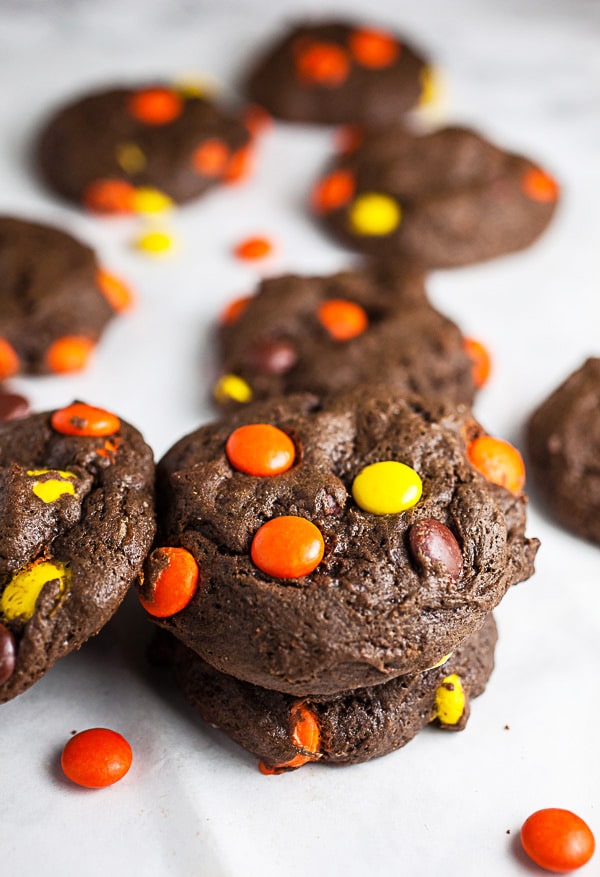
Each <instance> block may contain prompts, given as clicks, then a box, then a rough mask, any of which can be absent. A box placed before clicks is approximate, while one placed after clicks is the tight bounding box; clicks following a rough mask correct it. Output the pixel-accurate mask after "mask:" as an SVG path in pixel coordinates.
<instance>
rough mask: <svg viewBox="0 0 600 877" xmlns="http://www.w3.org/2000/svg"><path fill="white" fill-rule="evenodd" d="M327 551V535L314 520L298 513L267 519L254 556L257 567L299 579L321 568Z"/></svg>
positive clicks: (256, 539)
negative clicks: (319, 566) (325, 540)
mask: <svg viewBox="0 0 600 877" xmlns="http://www.w3.org/2000/svg"><path fill="white" fill-rule="evenodd" d="M324 551H325V543H324V541H323V536H322V535H321V531H320V530H319V528H318V527H316V526H315V525H314V524H313V523H312V521H309V520H307V519H306V518H301V517H298V516H296V515H282V516H281V517H279V518H272V519H271V520H270V521H267V523H266V524H263V525H262V527H260V528H259V529H258V530H257V531H256V533H255V535H254V539H253V540H252V549H251V556H252V560H253V561H254V563H255V564H256V566H257V567H258V568H259V569H261V570H262V571H263V572H265V573H267V575H270V576H275V577H276V578H279V579H297V578H301V577H302V576H306V575H308V574H309V573H311V572H312V571H313V570H314V569H316V568H317V566H318V565H319V564H320V563H321V560H322V559H323V554H324Z"/></svg>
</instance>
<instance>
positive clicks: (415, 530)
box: [408, 518, 463, 581]
mask: <svg viewBox="0 0 600 877" xmlns="http://www.w3.org/2000/svg"><path fill="white" fill-rule="evenodd" d="M408 541H409V545H410V550H411V552H412V555H413V557H414V559H415V561H416V562H417V563H418V564H419V566H420V567H421V568H422V569H423V571H424V572H426V573H434V574H437V575H442V576H448V577H449V578H451V579H453V580H454V581H456V579H458V578H459V577H460V574H461V572H462V567H463V559H462V553H461V550H460V546H459V544H458V542H457V541H456V538H455V536H454V534H453V533H452V532H451V530H449V529H448V527H446V526H445V525H444V524H442V523H441V522H440V521H436V520H435V518H424V519H423V520H421V521H418V522H417V523H416V524H415V525H414V526H413V527H411V529H410V532H409V534H408Z"/></svg>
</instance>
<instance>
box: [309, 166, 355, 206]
mask: <svg viewBox="0 0 600 877" xmlns="http://www.w3.org/2000/svg"><path fill="white" fill-rule="evenodd" d="M355 189H356V182H355V180H354V174H353V173H351V171H349V170H345V169H344V168H340V170H337V171H333V173H331V174H329V175H328V176H327V177H324V178H323V179H322V180H320V181H319V182H318V183H317V185H316V186H315V188H314V189H313V194H312V204H313V207H314V209H315V210H316V211H318V212H319V213H328V212H329V211H330V210H337V208H338V207H343V206H344V204H347V203H348V201H350V199H351V198H352V196H353V195H354V191H355Z"/></svg>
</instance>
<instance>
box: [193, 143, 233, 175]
mask: <svg viewBox="0 0 600 877" xmlns="http://www.w3.org/2000/svg"><path fill="white" fill-rule="evenodd" d="M229 160H230V154H229V147H228V146H227V144H226V143H223V141H222V140H218V139H217V138H216V137H212V138H211V139H210V140H205V141H204V143H201V144H200V146H199V147H198V148H197V149H196V150H195V151H194V153H193V155H192V165H193V166H194V168H195V169H196V170H197V171H198V172H199V173H201V174H203V175H204V176H205V177H220V176H221V175H222V174H224V173H225V170H226V168H227V165H228V162H229Z"/></svg>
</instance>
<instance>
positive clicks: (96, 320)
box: [0, 216, 130, 379]
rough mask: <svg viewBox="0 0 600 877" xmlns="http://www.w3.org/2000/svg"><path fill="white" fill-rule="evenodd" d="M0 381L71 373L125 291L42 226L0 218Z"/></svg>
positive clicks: (74, 243)
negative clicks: (18, 374)
mask: <svg viewBox="0 0 600 877" xmlns="http://www.w3.org/2000/svg"><path fill="white" fill-rule="evenodd" d="M0 269H1V270H0V379H3V378H7V377H9V376H10V375H12V374H16V373H17V372H23V373H27V374H44V373H47V372H68V371H76V370H78V369H80V368H82V367H83V366H85V364H86V363H87V361H88V358H89V356H90V354H91V353H92V351H93V349H94V346H95V344H96V342H97V341H98V339H99V338H100V335H101V334H102V331H103V330H104V327H105V326H106V323H107V322H108V321H109V320H110V319H111V317H113V316H114V314H115V312H116V311H118V310H123V309H124V308H126V307H128V305H129V304H130V297H129V292H128V290H127V289H126V287H125V286H124V285H123V284H122V283H121V282H120V281H119V280H117V278H115V277H113V276H112V275H111V274H108V273H107V272H106V271H104V270H103V269H101V268H100V267H99V265H98V262H97V261H96V256H95V255H94V252H93V251H92V250H91V249H90V247H88V246H86V245H85V244H83V243H81V242H80V241H78V240H76V239H75V238H73V237H71V235H69V234H66V233H65V232H63V231H60V230H59V229H57V228H53V227H52V226H48V225H40V224H39V223H35V222H29V221H26V220H23V219H16V218H13V217H9V216H1V217H0Z"/></svg>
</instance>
